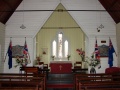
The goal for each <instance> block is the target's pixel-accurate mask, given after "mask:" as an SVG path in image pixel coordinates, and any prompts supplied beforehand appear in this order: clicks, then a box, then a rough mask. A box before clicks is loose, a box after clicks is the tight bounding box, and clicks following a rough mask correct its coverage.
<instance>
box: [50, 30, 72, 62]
mask: <svg viewBox="0 0 120 90" xmlns="http://www.w3.org/2000/svg"><path fill="white" fill-rule="evenodd" d="M69 51H70V50H69V42H68V40H67V39H66V38H65V37H64V35H63V33H62V32H59V33H57V36H56V37H55V38H54V40H53V41H52V56H55V58H54V60H58V61H59V60H67V55H68V54H69Z"/></svg>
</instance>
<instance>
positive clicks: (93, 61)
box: [86, 54, 100, 67]
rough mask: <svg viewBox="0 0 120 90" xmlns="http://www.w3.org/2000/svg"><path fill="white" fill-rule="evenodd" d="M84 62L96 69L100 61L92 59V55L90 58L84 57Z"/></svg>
mask: <svg viewBox="0 0 120 90" xmlns="http://www.w3.org/2000/svg"><path fill="white" fill-rule="evenodd" d="M86 62H87V63H88V64H89V66H91V67H96V66H98V65H100V60H99V59H96V58H94V54H92V56H91V58H88V57H86Z"/></svg>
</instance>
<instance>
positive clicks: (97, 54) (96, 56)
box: [94, 39, 101, 69]
mask: <svg viewBox="0 0 120 90" xmlns="http://www.w3.org/2000/svg"><path fill="white" fill-rule="evenodd" d="M94 52H95V58H96V59H97V60H100V51H99V49H98V45H97V39H96V42H95V51H94ZM100 68H101V64H98V69H100Z"/></svg>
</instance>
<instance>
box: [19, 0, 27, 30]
mask: <svg viewBox="0 0 120 90" xmlns="http://www.w3.org/2000/svg"><path fill="white" fill-rule="evenodd" d="M20 28H21V29H25V28H26V26H25V25H24V0H23V24H22V25H21V26H20Z"/></svg>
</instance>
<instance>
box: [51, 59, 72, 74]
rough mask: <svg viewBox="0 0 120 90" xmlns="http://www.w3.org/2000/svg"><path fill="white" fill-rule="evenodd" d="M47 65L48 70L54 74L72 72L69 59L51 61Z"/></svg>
mask: <svg viewBox="0 0 120 90" xmlns="http://www.w3.org/2000/svg"><path fill="white" fill-rule="evenodd" d="M49 66H50V72H51V73H54V74H68V73H71V72H72V63H71V61H52V62H50V65H49Z"/></svg>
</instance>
